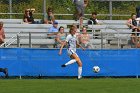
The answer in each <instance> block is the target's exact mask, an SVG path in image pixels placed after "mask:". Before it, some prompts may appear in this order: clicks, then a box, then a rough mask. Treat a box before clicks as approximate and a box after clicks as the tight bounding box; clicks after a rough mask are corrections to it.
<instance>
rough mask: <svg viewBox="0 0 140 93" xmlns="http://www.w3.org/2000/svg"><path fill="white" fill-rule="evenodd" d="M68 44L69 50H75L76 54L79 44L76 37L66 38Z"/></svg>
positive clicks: (69, 36)
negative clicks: (77, 44)
mask: <svg viewBox="0 0 140 93" xmlns="http://www.w3.org/2000/svg"><path fill="white" fill-rule="evenodd" d="M66 42H67V43H68V49H70V50H74V51H75V52H76V42H77V38H76V35H73V36H72V35H71V34H69V35H68V36H67V37H66Z"/></svg>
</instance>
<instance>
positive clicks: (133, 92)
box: [0, 78, 140, 93]
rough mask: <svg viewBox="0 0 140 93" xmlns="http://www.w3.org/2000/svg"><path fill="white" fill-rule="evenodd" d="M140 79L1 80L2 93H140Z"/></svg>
mask: <svg viewBox="0 0 140 93" xmlns="http://www.w3.org/2000/svg"><path fill="white" fill-rule="evenodd" d="M139 88H140V79H136V78H117V79H115V78H101V79H94V78H92V79H81V80H76V79H21V80H18V79H0V93H140V90H139Z"/></svg>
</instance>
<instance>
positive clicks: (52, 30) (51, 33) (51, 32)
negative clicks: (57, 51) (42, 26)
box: [47, 21, 58, 39]
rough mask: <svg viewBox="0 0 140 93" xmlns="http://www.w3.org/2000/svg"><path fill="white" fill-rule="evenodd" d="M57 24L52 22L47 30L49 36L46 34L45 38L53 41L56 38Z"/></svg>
mask: <svg viewBox="0 0 140 93" xmlns="http://www.w3.org/2000/svg"><path fill="white" fill-rule="evenodd" d="M57 27H58V22H57V21H54V22H53V26H52V27H51V28H50V29H49V31H48V32H49V34H47V37H48V38H50V39H53V38H55V37H56V35H57V33H58V28H57Z"/></svg>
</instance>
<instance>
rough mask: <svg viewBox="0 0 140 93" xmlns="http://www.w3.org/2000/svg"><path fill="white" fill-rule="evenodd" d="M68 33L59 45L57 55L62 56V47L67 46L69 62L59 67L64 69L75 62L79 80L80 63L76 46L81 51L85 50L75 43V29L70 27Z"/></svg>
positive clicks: (80, 75)
mask: <svg viewBox="0 0 140 93" xmlns="http://www.w3.org/2000/svg"><path fill="white" fill-rule="evenodd" d="M69 33H70V34H69V35H68V36H67V37H66V40H65V42H64V43H63V44H62V45H61V48H60V51H59V55H61V54H62V49H63V47H64V45H66V44H68V47H67V52H68V55H69V56H70V58H71V60H70V61H68V62H67V63H65V64H63V65H61V67H66V66H67V65H70V64H73V63H75V62H76V63H77V64H78V79H81V78H82V62H81V60H80V58H79V56H78V55H77V53H76V45H77V46H79V47H81V48H82V49H83V50H85V49H84V48H83V47H82V46H81V45H80V44H78V42H77V38H76V35H75V33H76V28H75V27H71V29H70V31H69Z"/></svg>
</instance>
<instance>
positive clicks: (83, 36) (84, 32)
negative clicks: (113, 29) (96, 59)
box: [79, 27, 92, 49]
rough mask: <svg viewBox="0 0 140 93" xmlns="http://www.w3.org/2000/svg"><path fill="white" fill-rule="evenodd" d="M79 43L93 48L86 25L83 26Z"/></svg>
mask: <svg viewBox="0 0 140 93" xmlns="http://www.w3.org/2000/svg"><path fill="white" fill-rule="evenodd" d="M79 43H80V44H81V46H82V47H84V48H90V49H91V48H92V44H91V43H90V36H89V34H88V33H87V29H86V27H83V28H82V34H80V36H79Z"/></svg>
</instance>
